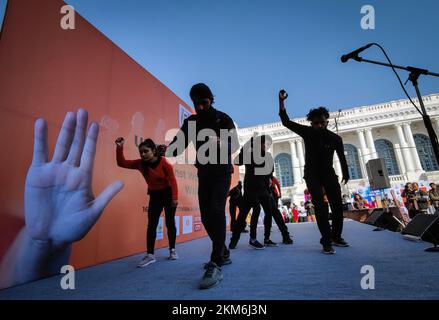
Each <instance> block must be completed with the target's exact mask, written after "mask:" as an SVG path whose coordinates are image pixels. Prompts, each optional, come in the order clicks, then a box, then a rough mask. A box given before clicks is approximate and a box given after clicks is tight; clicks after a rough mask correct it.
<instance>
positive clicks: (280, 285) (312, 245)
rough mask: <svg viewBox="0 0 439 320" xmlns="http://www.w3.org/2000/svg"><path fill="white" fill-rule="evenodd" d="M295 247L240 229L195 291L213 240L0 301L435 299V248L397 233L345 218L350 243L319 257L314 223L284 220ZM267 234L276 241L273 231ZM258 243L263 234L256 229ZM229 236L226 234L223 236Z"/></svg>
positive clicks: (438, 293) (438, 292) (438, 289)
mask: <svg viewBox="0 0 439 320" xmlns="http://www.w3.org/2000/svg"><path fill="white" fill-rule="evenodd" d="M288 228H289V230H290V232H291V233H292V234H293V235H294V245H291V246H287V245H280V246H279V247H277V248H266V249H264V250H254V249H252V248H250V247H249V246H248V234H243V236H242V238H241V241H240V243H239V244H238V247H237V249H235V250H233V251H232V260H233V263H232V264H231V265H229V266H225V267H223V273H224V280H223V281H222V283H221V284H220V285H219V286H217V287H215V288H212V289H209V290H203V291H202V290H199V289H197V284H198V281H199V279H200V278H201V276H202V274H203V263H204V262H206V260H207V258H208V256H209V252H210V243H209V241H208V239H207V238H203V239H198V240H194V241H191V242H187V243H184V244H180V245H178V246H177V251H178V253H179V255H180V259H179V260H178V261H168V260H167V259H166V257H167V254H168V251H167V249H160V250H158V251H157V253H156V256H157V257H158V261H157V262H156V263H155V264H152V265H150V266H148V267H146V268H136V265H137V262H138V261H139V260H140V259H141V258H142V256H143V255H136V256H131V257H128V258H124V259H120V260H117V261H112V262H109V263H105V264H102V265H98V266H94V267H90V268H85V269H82V270H77V272H76V289H75V290H62V289H61V287H60V279H61V276H55V277H52V278H48V279H43V280H40V281H36V282H33V283H30V284H26V285H22V286H19V287H15V288H11V289H6V290H2V291H0V299H1V300H7V299H171V300H176V299H177V300H180V299H195V300H200V299H263V300H271V299H276V300H277V299H288V300H290V299H294V300H295V299H299V300H302V299H362V300H364V299H438V298H439V267H438V266H439V253H429V252H425V251H424V249H425V248H427V247H429V246H430V244H428V243H424V242H419V243H416V242H411V241H408V240H405V239H403V238H402V236H401V235H400V234H399V233H394V232H390V231H380V232H374V231H372V230H373V229H374V227H372V226H369V225H365V224H361V223H359V222H355V221H346V222H345V231H344V238H345V239H346V240H347V241H349V242H350V243H351V247H349V248H336V251H337V252H336V254H335V255H324V254H322V253H321V247H320V245H319V233H318V230H317V226H316V224H315V223H300V224H289V225H288ZM273 229H274V231H273V236H272V239H273V240H275V241H280V239H281V237H280V234H279V232H278V231H277V228H273ZM258 235H259V238H260V240H261V238H262V235H263V232H262V229H259V230H258ZM229 237H230V234H229V235H228V238H229ZM364 265H371V266H373V267H374V270H375V289H374V290H364V289H362V288H361V278H362V277H363V274H361V268H362V266H364Z"/></svg>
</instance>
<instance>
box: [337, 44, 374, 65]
mask: <svg viewBox="0 0 439 320" xmlns="http://www.w3.org/2000/svg"><path fill="white" fill-rule="evenodd" d="M372 45H373V43H369V44H367V45H365V46H364V47H361V48H359V49H357V50H354V51H352V52H349V53H348V54H344V55H342V56H341V59H340V60H341V62H343V63H345V62H347V61H348V60H349V59H353V58H354V59H355V58H356V57H358V54H359V53H361V52H363V51H364V50H366V49H368V48H370V47H371V46H372Z"/></svg>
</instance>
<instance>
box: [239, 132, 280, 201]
mask: <svg viewBox="0 0 439 320" xmlns="http://www.w3.org/2000/svg"><path fill="white" fill-rule="evenodd" d="M256 153H257V154H259V156H257V154H256ZM235 164H237V165H239V166H242V165H245V175H244V195H245V193H246V192H249V191H250V192H252V193H255V194H260V193H265V192H269V190H270V179H271V177H272V176H273V171H274V161H273V157H272V155H271V153H269V152H263V151H261V149H260V145H259V146H255V145H253V138H251V139H250V140H249V141H247V143H245V144H244V146H243V147H242V148H241V150H240V152H239V155H238V156H237V157H236V159H235Z"/></svg>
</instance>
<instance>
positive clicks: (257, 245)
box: [248, 240, 265, 250]
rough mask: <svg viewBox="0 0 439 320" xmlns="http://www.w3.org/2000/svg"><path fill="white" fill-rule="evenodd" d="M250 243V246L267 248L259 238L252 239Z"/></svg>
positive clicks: (258, 248)
mask: <svg viewBox="0 0 439 320" xmlns="http://www.w3.org/2000/svg"><path fill="white" fill-rule="evenodd" d="M248 244H249V245H250V247H252V248H253V249H256V250H261V249H264V248H265V247H264V245H263V244H261V243H260V242H259V241H258V240H250V241H249V243H248Z"/></svg>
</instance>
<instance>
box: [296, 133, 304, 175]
mask: <svg viewBox="0 0 439 320" xmlns="http://www.w3.org/2000/svg"><path fill="white" fill-rule="evenodd" d="M296 146H297V157H298V158H299V165H300V172H301V173H302V175H301V177H303V176H304V175H305V153H304V152H303V140H296Z"/></svg>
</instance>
